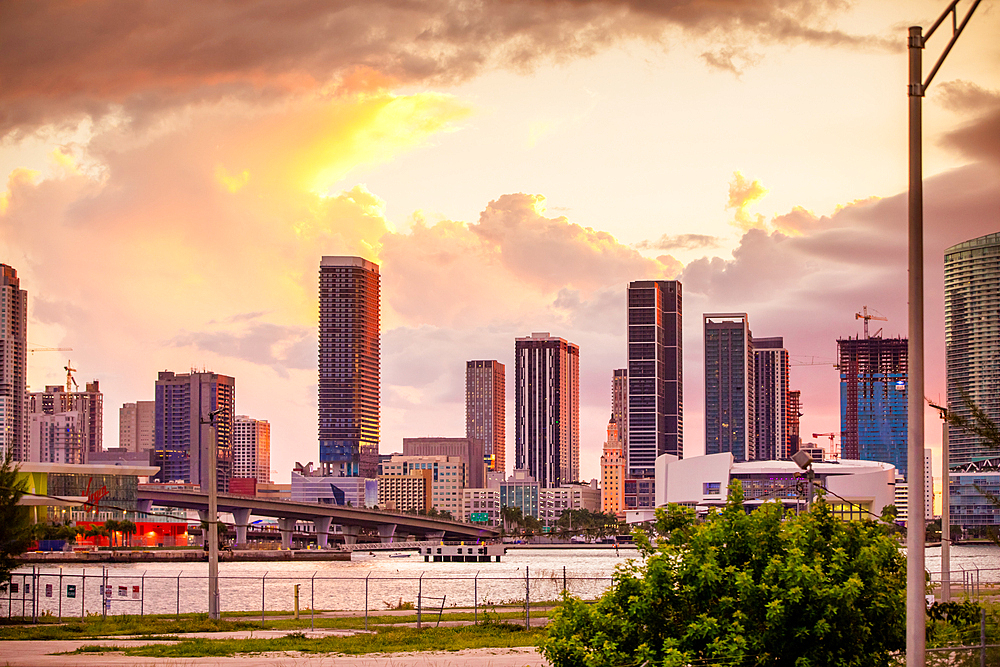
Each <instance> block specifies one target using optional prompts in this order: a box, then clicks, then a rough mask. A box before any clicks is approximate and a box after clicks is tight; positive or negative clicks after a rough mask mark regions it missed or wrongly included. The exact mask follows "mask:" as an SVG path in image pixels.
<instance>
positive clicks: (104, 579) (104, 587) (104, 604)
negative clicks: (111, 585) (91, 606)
mask: <svg viewBox="0 0 1000 667" xmlns="http://www.w3.org/2000/svg"><path fill="white" fill-rule="evenodd" d="M109 604H111V603H110V601H109V600H108V568H107V566H104V565H102V566H101V614H102V615H103V616H104V618H107V617H108V605H109Z"/></svg>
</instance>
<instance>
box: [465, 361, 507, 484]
mask: <svg viewBox="0 0 1000 667" xmlns="http://www.w3.org/2000/svg"><path fill="white" fill-rule="evenodd" d="M504 370H505V369H504V365H503V364H501V363H500V362H499V361H496V360H488V361H467V362H465V437H466V438H472V439H474V440H479V441H481V442H482V443H483V448H484V451H485V457H486V465H487V469H488V470H489V471H490V472H497V471H499V472H502V473H506V470H507V462H506V459H507V457H506V456H505V455H506V449H507V435H506V424H505V418H504V417H505V416H504V413H505V410H506V405H505V403H506V400H507V398H506V396H507V392H506V380H505V377H504Z"/></svg>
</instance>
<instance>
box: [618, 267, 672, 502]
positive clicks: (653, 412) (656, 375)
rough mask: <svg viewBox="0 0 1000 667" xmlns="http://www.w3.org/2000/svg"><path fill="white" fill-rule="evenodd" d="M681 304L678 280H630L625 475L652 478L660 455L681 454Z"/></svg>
mask: <svg viewBox="0 0 1000 667" xmlns="http://www.w3.org/2000/svg"><path fill="white" fill-rule="evenodd" d="M681 303H682V299H681V283H680V281H678V280H638V281H634V282H631V283H629V286H628V424H627V426H628V436H627V448H628V450H627V460H628V470H627V473H626V474H627V476H628V477H629V478H642V477H645V478H651V477H653V476H654V470H655V463H656V457H657V456H660V455H661V454H673V455H675V456H679V457H683V456H684V393H683V391H684V374H683V357H684V355H683V336H682V318H681V316H682V309H681ZM628 493H629V492H628V491H626V494H628ZM626 501H628V499H627V498H626Z"/></svg>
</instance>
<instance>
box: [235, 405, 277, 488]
mask: <svg viewBox="0 0 1000 667" xmlns="http://www.w3.org/2000/svg"><path fill="white" fill-rule="evenodd" d="M233 477H244V478H246V477H252V478H254V479H256V480H257V483H258V484H270V483H271V425H270V424H269V423H268V422H266V421H265V420H263V419H254V418H252V417H248V416H247V415H236V420H235V421H234V422H233Z"/></svg>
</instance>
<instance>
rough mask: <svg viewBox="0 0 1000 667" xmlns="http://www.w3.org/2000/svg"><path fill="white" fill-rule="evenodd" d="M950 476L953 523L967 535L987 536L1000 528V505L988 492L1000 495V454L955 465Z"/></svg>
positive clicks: (996, 495) (995, 495)
mask: <svg viewBox="0 0 1000 667" xmlns="http://www.w3.org/2000/svg"><path fill="white" fill-rule="evenodd" d="M949 478H950V483H949V491H950V494H949V497H950V502H949V503H948V506H949V508H950V510H951V525H953V526H959V527H961V529H962V532H963V533H965V536H966V537H983V536H986V535H987V534H988V533H989V532H991V531H993V530H996V527H997V526H1000V507H998V506H997V505H996V503H994V502H993V501H992V500H991V499H990V497H989V495H987V494H990V495H992V496H993V497H994V498H996V497H1000V457H992V458H977V459H975V460H973V461H971V462H970V463H966V464H964V465H961V466H955V467H953V468H952V469H951V472H950V474H949ZM953 537H957V536H955V535H953Z"/></svg>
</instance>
